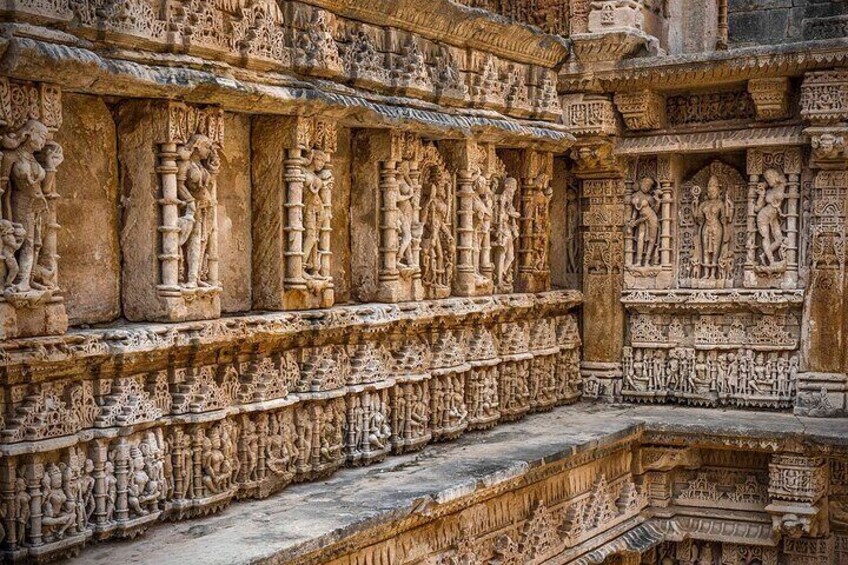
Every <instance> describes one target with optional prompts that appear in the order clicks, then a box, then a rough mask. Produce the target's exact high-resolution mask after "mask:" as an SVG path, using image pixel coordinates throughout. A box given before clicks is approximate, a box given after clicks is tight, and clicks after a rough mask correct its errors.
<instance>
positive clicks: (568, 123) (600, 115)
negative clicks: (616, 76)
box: [562, 94, 619, 137]
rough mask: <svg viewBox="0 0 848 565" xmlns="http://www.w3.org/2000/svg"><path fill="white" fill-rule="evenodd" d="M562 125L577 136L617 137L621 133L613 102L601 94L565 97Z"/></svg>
mask: <svg viewBox="0 0 848 565" xmlns="http://www.w3.org/2000/svg"><path fill="white" fill-rule="evenodd" d="M562 123H563V124H564V125H565V127H566V129H567V130H568V132H569V133H571V134H573V135H576V136H587V137H588V136H607V135H616V134H617V133H618V131H619V125H618V121H617V119H616V115H615V108H614V106H613V103H612V100H610V99H609V97H607V96H604V95H600V94H597V95H595V94H567V95H565V96H563V97H562Z"/></svg>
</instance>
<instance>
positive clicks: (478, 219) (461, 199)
mask: <svg viewBox="0 0 848 565" xmlns="http://www.w3.org/2000/svg"><path fill="white" fill-rule="evenodd" d="M439 147H440V149H442V150H443V151H444V153H445V160H446V162H447V165H448V167H449V168H450V169H451V170H453V171H456V277H455V278H454V281H453V293H454V294H455V295H457V296H482V295H486V294H491V293H492V292H493V290H494V283H493V281H492V274H493V272H494V267H493V263H492V250H491V239H490V238H491V222H492V213H493V211H494V191H493V187H492V180H493V169H495V168H496V165H495V161H496V160H497V155H496V154H495V150H494V146H491V145H485V144H478V143H477V142H476V141H474V140H471V139H466V140H462V141H443V142H440V143H439Z"/></svg>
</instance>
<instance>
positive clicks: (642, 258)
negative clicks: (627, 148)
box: [630, 177, 661, 267]
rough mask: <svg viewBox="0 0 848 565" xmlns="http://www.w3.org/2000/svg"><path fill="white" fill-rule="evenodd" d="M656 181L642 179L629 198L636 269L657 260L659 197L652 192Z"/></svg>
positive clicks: (655, 192)
mask: <svg viewBox="0 0 848 565" xmlns="http://www.w3.org/2000/svg"><path fill="white" fill-rule="evenodd" d="M655 185H656V181H654V179H652V178H651V177H644V178H642V180H640V181H639V190H638V192H636V194H634V195H633V198H631V200H630V203H631V205H632V206H633V215H632V218H631V219H630V229H631V230H635V233H634V234H633V239H634V243H635V249H634V255H633V264H634V265H635V266H638V267H647V266H649V265H654V264H656V263H657V262H658V260H659V246H658V245H657V236H658V235H659V230H660V219H659V215H658V214H657V208H658V207H659V205H660V202H661V197H660V196H659V195H658V193H657V191H655V190H653V189H654V187H655Z"/></svg>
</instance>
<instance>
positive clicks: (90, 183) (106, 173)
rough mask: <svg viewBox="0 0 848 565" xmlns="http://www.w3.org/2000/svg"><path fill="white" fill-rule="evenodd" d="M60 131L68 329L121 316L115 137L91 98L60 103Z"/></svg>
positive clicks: (104, 109)
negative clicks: (62, 111)
mask: <svg viewBox="0 0 848 565" xmlns="http://www.w3.org/2000/svg"><path fill="white" fill-rule="evenodd" d="M63 105H64V113H65V121H64V127H63V128H62V129H60V130H59V132H58V133H57V135H56V141H57V142H58V143H59V144H60V145H62V147H63V148H64V150H65V153H66V154H67V155H79V156H84V157H83V158H78V159H66V161H65V162H64V163H63V166H62V167H61V168H60V169H59V172H58V175H57V179H56V180H57V184H58V185H59V187H60V191H61V192H62V194H61V196H62V198H61V199H60V200H59V201H58V218H59V224H60V225H61V226H62V229H61V230H60V231H59V234H58V249H59V256H60V257H62V258H64V260H61V259H60V269H61V272H60V275H59V279H60V284H61V286H62V289H63V291H64V293H65V294H66V295H67V296H72V297H73V300H71V301H68V302H67V303H66V308H67V312H68V321H69V323H70V324H71V325H72V326H77V325H82V324H101V323H105V322H111V321H114V320H116V319H117V318H119V317H120V315H121V303H120V296H121V290H120V288H121V280H120V265H121V250H120V247H119V240H118V233H119V225H118V222H119V211H120V206H121V203H120V200H119V198H118V163H117V159H116V157H117V151H116V147H117V137H116V131H115V124H114V121H113V118H112V113H111V111H110V108H109V107H108V106H106V104H105V103H104V102H103V100H102V99H100V98H97V97H94V96H84V95H78V94H67V95H65V96H64V97H63Z"/></svg>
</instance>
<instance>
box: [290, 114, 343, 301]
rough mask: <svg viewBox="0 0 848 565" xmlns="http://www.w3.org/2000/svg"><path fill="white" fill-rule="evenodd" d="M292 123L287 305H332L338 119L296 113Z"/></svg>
mask: <svg viewBox="0 0 848 565" xmlns="http://www.w3.org/2000/svg"><path fill="white" fill-rule="evenodd" d="M289 127H290V128H291V129H290V130H289V135H288V139H287V143H286V161H285V173H284V180H285V185H286V199H285V204H284V207H285V220H284V223H283V230H284V232H285V234H286V238H285V241H286V244H285V250H284V261H285V280H284V285H283V286H284V300H283V301H284V307H285V308H286V309H295V310H297V309H305V308H316V307H329V306H332V305H333V300H334V298H333V295H334V292H333V278H332V275H331V273H330V253H331V252H330V235H331V231H332V226H331V222H332V198H333V193H334V189H335V177H334V175H333V170H332V165H331V158H332V155H333V153H335V151H336V125H335V124H334V123H332V122H328V121H323V120H318V119H314V118H294V119H292V120H291V121H290V124H289Z"/></svg>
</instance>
